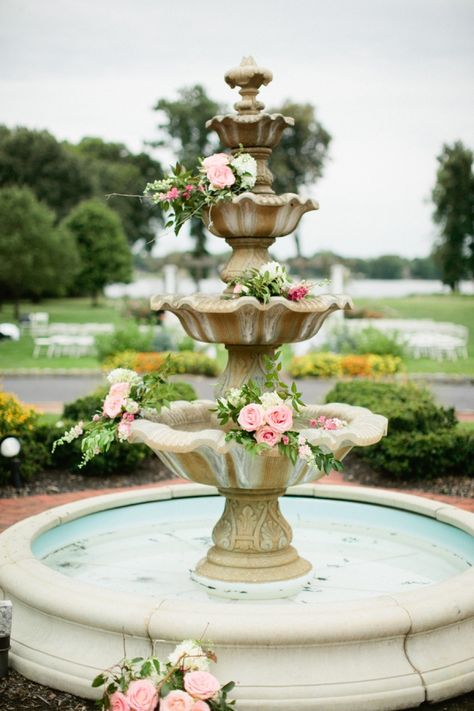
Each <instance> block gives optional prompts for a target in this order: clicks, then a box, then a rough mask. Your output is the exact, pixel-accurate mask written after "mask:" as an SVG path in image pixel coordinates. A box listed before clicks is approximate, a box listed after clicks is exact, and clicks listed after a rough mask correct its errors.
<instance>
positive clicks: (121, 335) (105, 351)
mask: <svg viewBox="0 0 474 711" xmlns="http://www.w3.org/2000/svg"><path fill="white" fill-rule="evenodd" d="M154 339H155V334H154V331H153V328H149V329H147V330H145V331H143V330H140V328H139V327H138V325H137V324H136V323H134V322H133V321H128V322H125V323H124V325H123V326H119V327H117V328H115V330H114V332H113V333H101V334H100V335H98V336H96V339H95V345H96V351H97V357H98V358H99V360H100V361H101V362H103V361H104V360H106V359H107V358H110V357H111V356H114V355H115V354H116V353H122V352H123V351H130V350H136V351H143V352H148V351H152V350H153V347H154Z"/></svg>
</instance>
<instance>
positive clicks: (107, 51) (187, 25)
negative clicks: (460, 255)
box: [0, 0, 474, 257]
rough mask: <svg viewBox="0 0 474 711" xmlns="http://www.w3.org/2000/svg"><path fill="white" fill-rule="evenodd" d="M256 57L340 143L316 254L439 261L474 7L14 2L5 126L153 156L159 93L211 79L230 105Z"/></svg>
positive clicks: (271, 1)
mask: <svg viewBox="0 0 474 711" xmlns="http://www.w3.org/2000/svg"><path fill="white" fill-rule="evenodd" d="M249 54H251V55H253V56H254V57H255V59H256V61H257V62H258V63H259V64H261V65H262V66H265V67H268V68H269V69H271V70H272V71H273V75H274V80H273V82H272V84H270V85H269V86H268V87H266V88H264V89H263V90H262V92H261V98H262V100H263V101H264V102H265V103H266V104H267V105H268V106H271V105H275V104H278V103H279V102H281V101H282V100H283V99H285V98H291V99H294V100H296V101H301V102H306V101H310V102H311V103H313V104H314V105H315V106H316V107H317V113H318V116H319V118H320V120H321V121H322V122H323V124H324V126H325V127H326V128H327V129H328V130H329V132H330V133H331V134H332V135H333V143H332V145H331V152H330V156H331V160H330V162H329V163H328V166H327V168H326V171H325V175H324V177H323V178H322V180H321V181H320V182H319V183H318V184H317V185H316V186H315V187H314V190H312V191H311V195H312V196H313V197H316V199H318V200H319V202H320V205H321V209H320V211H319V212H317V213H316V212H315V213H310V214H308V215H306V216H305V217H304V218H303V223H302V233H303V250H304V253H305V254H312V253H313V252H315V251H317V250H319V249H331V250H333V251H336V252H339V253H340V254H343V255H347V256H362V257H368V256H375V255H378V254H387V253H399V254H403V255H406V256H409V257H414V256H424V255H426V254H428V253H429V251H430V249H431V246H432V243H433V238H434V228H433V226H432V223H431V211H432V208H431V205H430V202H429V198H430V191H431V187H432V185H433V183H434V179H435V172H436V155H437V154H438V153H439V152H440V149H441V147H442V144H443V142H452V141H454V140H457V139H461V140H462V141H464V143H465V144H467V145H468V146H470V147H471V148H472V147H474V90H473V88H474V81H473V78H474V2H473V0H324V1H321V0H313V1H312V0H293V2H288V0H285V1H284V2H283V1H282V0H240V1H239V0H234V1H233V2H223V1H222V0H221V1H220V2H218V1H217V0H201V1H200V2H196V0H179V2H176V1H174V2H173V1H170V0H167V1H166V2H164V1H162V0H113V1H112V0H95V1H94V2H92V0H0V122H3V123H6V124H7V125H8V126H14V125H17V124H20V125H24V126H28V127H30V128H46V129H48V130H50V131H51V132H52V133H53V134H54V135H55V136H57V137H58V138H60V139H69V140H72V141H78V140H79V139H80V138H82V137H83V136H101V137H102V138H104V139H106V140H113V141H121V142H124V143H126V144H127V145H128V146H129V147H130V148H131V149H133V150H139V149H140V148H141V147H142V143H143V141H145V140H149V139H152V138H153V137H154V136H156V128H155V126H156V115H155V114H154V112H153V111H152V106H153V104H154V103H155V102H156V100H157V99H158V98H159V97H169V98H173V97H174V96H175V90H176V89H177V88H178V87H181V86H184V85H190V84H193V83H197V82H200V83H202V84H204V85H205V86H206V88H207V90H208V92H209V94H210V95H211V96H212V97H214V98H216V99H218V100H221V101H223V102H227V103H229V104H230V103H231V102H233V101H235V100H236V98H237V95H236V96H234V94H236V92H235V91H234V92H233V91H231V90H230V89H229V88H228V87H227V85H226V84H225V83H224V81H223V74H224V72H225V71H226V70H227V69H229V68H230V67H233V66H235V65H236V64H238V63H239V62H240V59H241V57H242V56H243V55H249ZM211 239H212V240H213V242H212V245H213V247H214V248H215V249H216V250H221V247H222V246H223V245H221V243H220V242H217V239H216V238H214V237H212V238H211ZM180 244H183V241H180ZM174 248H176V241H175V238H174V237H173V236H171V235H167V236H164V237H163V238H162V239H161V241H160V251H162V252H164V251H167V250H170V249H174ZM292 253H294V246H293V241H292V240H291V239H290V238H282V239H281V240H279V245H278V254H279V256H281V257H283V256H285V255H286V254H292Z"/></svg>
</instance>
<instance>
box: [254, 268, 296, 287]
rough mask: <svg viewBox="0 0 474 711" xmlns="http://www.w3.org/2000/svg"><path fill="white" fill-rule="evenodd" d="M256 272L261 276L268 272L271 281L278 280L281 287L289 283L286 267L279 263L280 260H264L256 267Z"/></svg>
mask: <svg viewBox="0 0 474 711" xmlns="http://www.w3.org/2000/svg"><path fill="white" fill-rule="evenodd" d="M258 272H259V274H261V275H262V276H264V275H265V274H268V276H269V277H270V279H271V280H272V281H277V282H279V284H280V286H281V287H282V288H284V287H288V286H289V285H290V283H291V282H290V281H289V280H288V274H287V271H286V267H284V266H282V265H281V264H280V262H266V263H265V264H262V266H261V267H259V268H258Z"/></svg>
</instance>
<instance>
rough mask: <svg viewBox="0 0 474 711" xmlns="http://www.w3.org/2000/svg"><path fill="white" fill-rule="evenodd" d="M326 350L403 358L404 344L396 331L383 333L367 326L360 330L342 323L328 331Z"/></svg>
mask: <svg viewBox="0 0 474 711" xmlns="http://www.w3.org/2000/svg"><path fill="white" fill-rule="evenodd" d="M325 347H326V348H327V350H329V351H332V352H333V353H346V354H347V353H351V354H352V353H353V354H355V355H367V354H368V353H372V354H374V355H381V356H386V355H391V356H397V357H398V358H403V357H404V356H405V355H406V353H405V350H406V348H405V344H404V342H403V339H402V337H401V336H400V334H399V333H397V332H396V331H394V332H392V333H385V332H384V331H381V330H379V329H378V328H375V327H374V326H367V328H363V329H361V330H355V329H352V328H348V326H347V325H345V324H343V325H342V326H340V327H338V328H333V329H332V331H330V332H329V333H328V336H327V341H326V344H325Z"/></svg>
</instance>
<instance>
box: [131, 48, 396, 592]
mask: <svg viewBox="0 0 474 711" xmlns="http://www.w3.org/2000/svg"><path fill="white" fill-rule="evenodd" d="M225 80H226V82H227V83H228V84H229V85H230V86H231V87H235V86H239V87H240V94H241V97H242V98H241V100H240V101H238V102H237V103H236V104H235V109H236V110H237V113H236V114H229V115H227V116H215V117H214V118H213V119H211V120H210V121H208V123H207V124H206V125H207V128H209V129H210V130H215V131H217V133H218V134H219V138H220V140H221V142H222V143H223V144H224V146H226V147H227V148H230V149H231V151H236V150H238V149H239V147H243V148H244V150H245V151H246V152H247V153H250V155H252V156H253V157H254V158H255V160H256V162H257V179H256V184H255V187H254V188H253V191H252V192H245V193H243V194H241V195H239V196H237V197H235V198H234V199H233V200H232V201H226V202H220V203H217V205H215V206H213V207H212V209H210V210H208V211H207V213H206V215H205V221H206V225H207V227H208V229H209V230H210V231H211V232H212V233H213V234H214V235H216V236H217V237H222V238H224V239H225V240H226V242H227V244H228V245H229V246H230V247H232V256H231V258H230V259H229V261H228V263H227V265H226V266H225V268H224V270H223V272H222V279H223V281H224V282H226V283H228V282H230V281H231V280H232V279H234V278H236V277H238V276H239V275H241V274H242V272H244V271H245V270H247V269H249V268H251V267H260V266H261V265H262V264H265V263H266V262H269V261H271V257H270V255H269V253H268V248H269V247H270V246H271V245H272V244H273V243H274V241H275V239H276V238H277V237H283V236H285V235H288V234H289V233H290V232H292V231H293V230H295V229H296V227H297V225H298V223H299V221H300V219H301V217H302V216H303V215H304V213H306V212H309V211H310V210H317V209H318V204H317V203H316V202H315V201H314V200H309V199H308V200H305V199H302V198H300V197H299V196H298V195H296V194H295V193H286V194H284V195H275V193H274V191H273V189H272V181H273V176H272V173H271V171H270V170H269V168H268V165H267V161H268V159H269V158H270V155H271V153H272V149H273V148H274V147H275V146H277V144H278V142H279V140H280V138H281V134H282V132H283V131H284V130H285V129H286V128H289V127H291V126H292V125H293V123H294V121H293V119H292V118H288V117H286V116H282V115H281V114H267V113H264V112H263V109H264V105H263V104H262V103H261V101H259V99H258V92H259V89H260V87H261V86H262V85H263V84H268V83H269V82H270V81H271V80H272V74H271V72H270V71H268V69H262V68H261V67H258V66H257V65H256V64H255V62H254V60H253V59H252V58H251V57H248V58H244V59H243V60H242V63H241V64H240V66H239V67H236V68H235V69H232V70H230V71H228V72H227V74H226V75H225ZM229 292H230V293H231V289H230V288H229V287H228V288H227V289H225V291H224V293H223V294H220V295H215V296H206V295H203V294H194V295H192V296H188V297H184V298H183V297H180V296H176V295H165V296H157V297H155V298H153V299H152V308H153V309H156V310H162V309H163V310H166V311H171V312H172V313H174V314H176V316H177V317H178V318H179V320H180V322H181V324H182V326H183V328H184V329H185V331H186V333H187V334H188V335H189V336H191V337H192V338H195V339H197V340H199V341H205V342H207V343H224V344H225V347H226V349H227V351H228V362H227V366H226V369H225V371H224V373H223V375H222V377H221V378H220V380H219V383H218V387H217V392H216V395H217V396H220V395H223V394H224V393H225V391H226V390H228V389H229V388H234V387H236V388H238V387H240V386H241V385H242V384H243V383H244V382H245V381H246V380H248V379H249V378H253V379H254V380H257V381H263V379H264V366H263V361H264V356H265V355H273V354H274V352H275V349H276V348H278V346H280V345H281V344H282V343H295V342H297V341H303V340H305V339H307V338H311V337H312V336H314V335H315V334H316V333H317V332H318V331H319V329H320V328H321V326H322V324H323V322H324V320H325V319H326V318H327V317H328V316H329V315H330V314H331V313H332V312H333V311H334V310H336V309H345V308H351V305H352V302H351V299H350V298H349V297H348V296H344V295H331V294H325V295H323V296H316V297H312V298H308V299H305V300H303V301H299V302H293V301H289V300H288V299H285V298H283V297H272V298H271V299H270V302H269V303H268V304H265V305H264V304H261V303H259V301H258V300H257V299H256V298H254V297H239V298H234V299H232V298H230V294H229ZM212 407H213V403H211V402H202V401H201V402H198V403H195V404H186V403H179V404H176V405H174V406H173V407H172V408H171V411H167V412H165V413H164V414H161V415H160V416H158V417H156V418H154V421H150V420H146V419H145V420H143V419H140V420H138V421H136V422H135V423H134V426H133V433H132V441H135V442H144V443H146V444H147V445H149V446H150V447H151V448H152V449H153V450H154V451H155V452H156V453H157V455H158V456H159V457H160V458H161V459H162V460H163V461H164V462H165V463H166V464H167V465H168V466H169V467H170V469H171V470H172V471H174V472H175V473H176V474H177V475H178V476H182V477H186V478H188V479H192V480H193V481H195V482H199V483H201V484H213V485H215V486H217V487H218V489H219V492H220V493H221V494H222V495H223V496H225V498H226V506H225V510H224V513H223V515H222V517H221V519H220V520H219V521H218V523H217V524H216V526H215V528H214V531H213V540H214V546H213V547H212V548H211V549H210V550H209V551H208V554H207V556H206V558H205V559H203V560H202V561H200V563H199V564H198V565H197V567H196V570H195V571H194V573H193V577H194V579H195V580H196V581H197V582H200V583H202V584H203V585H206V586H207V587H208V589H209V591H210V592H212V594H214V595H225V596H230V597H239V596H242V595H243V596H245V597H246V598H247V599H248V598H249V597H252V596H257V597H267V598H270V597H285V596H288V595H293V594H295V592H297V590H299V589H301V588H302V587H303V586H304V585H305V584H306V583H307V582H308V577H309V574H310V571H311V565H310V564H309V563H308V562H307V561H306V560H303V559H302V558H300V557H299V555H298V553H297V552H296V550H295V549H294V548H293V547H292V546H291V540H292V532H291V528H290V526H289V524H288V522H287V521H286V520H285V519H284V518H283V516H282V514H281V511H280V507H279V505H278V498H279V497H280V496H281V495H283V494H284V492H285V491H286V489H287V487H288V486H291V485H294V484H300V483H303V482H305V481H309V480H311V479H315V478H318V477H320V476H322V472H317V471H315V470H314V468H312V467H308V466H307V465H306V463H305V462H304V461H302V460H299V461H298V463H297V464H296V466H295V465H293V464H291V462H290V461H289V459H288V458H287V457H285V456H283V455H281V454H280V453H278V452H277V451H273V450H272V451H269V452H265V453H264V454H262V455H260V456H254V455H252V454H249V453H248V452H247V451H246V450H245V449H244V447H242V446H241V445H238V444H236V443H232V444H228V443H226V442H225V433H224V432H223V430H222V428H219V426H218V423H217V420H216V417H215V416H214V415H213V414H212V412H211V408H212ZM328 411H330V412H331V415H332V416H337V417H340V418H341V419H344V420H345V421H347V423H348V426H347V427H345V428H344V430H343V431H342V432H338V433H337V434H335V433H334V434H329V433H328V432H324V433H322V432H320V431H315V430H311V429H310V428H309V419H310V418H312V417H316V416H318V415H320V414H323V413H327V412H328ZM296 426H297V429H300V430H301V431H302V432H303V433H304V435H305V436H306V437H307V439H308V440H310V441H311V442H313V443H315V444H321V445H322V446H325V447H327V448H328V449H330V450H332V451H333V452H334V453H335V454H336V456H337V457H339V458H342V457H343V456H344V455H345V454H347V452H348V451H349V450H350V449H351V448H352V447H353V446H354V445H358V446H367V445H370V444H374V443H375V442H377V441H378V440H379V439H380V438H381V437H382V436H383V434H384V433H385V430H386V420H385V418H384V417H381V416H380V415H374V414H372V413H371V412H369V411H368V410H365V409H362V408H354V407H350V406H347V405H331V406H327V407H326V408H322V407H317V406H310V407H306V408H305V409H304V410H303V411H302V412H301V414H300V416H299V417H298V419H297V422H296ZM262 584H264V585H263V586H262Z"/></svg>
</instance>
